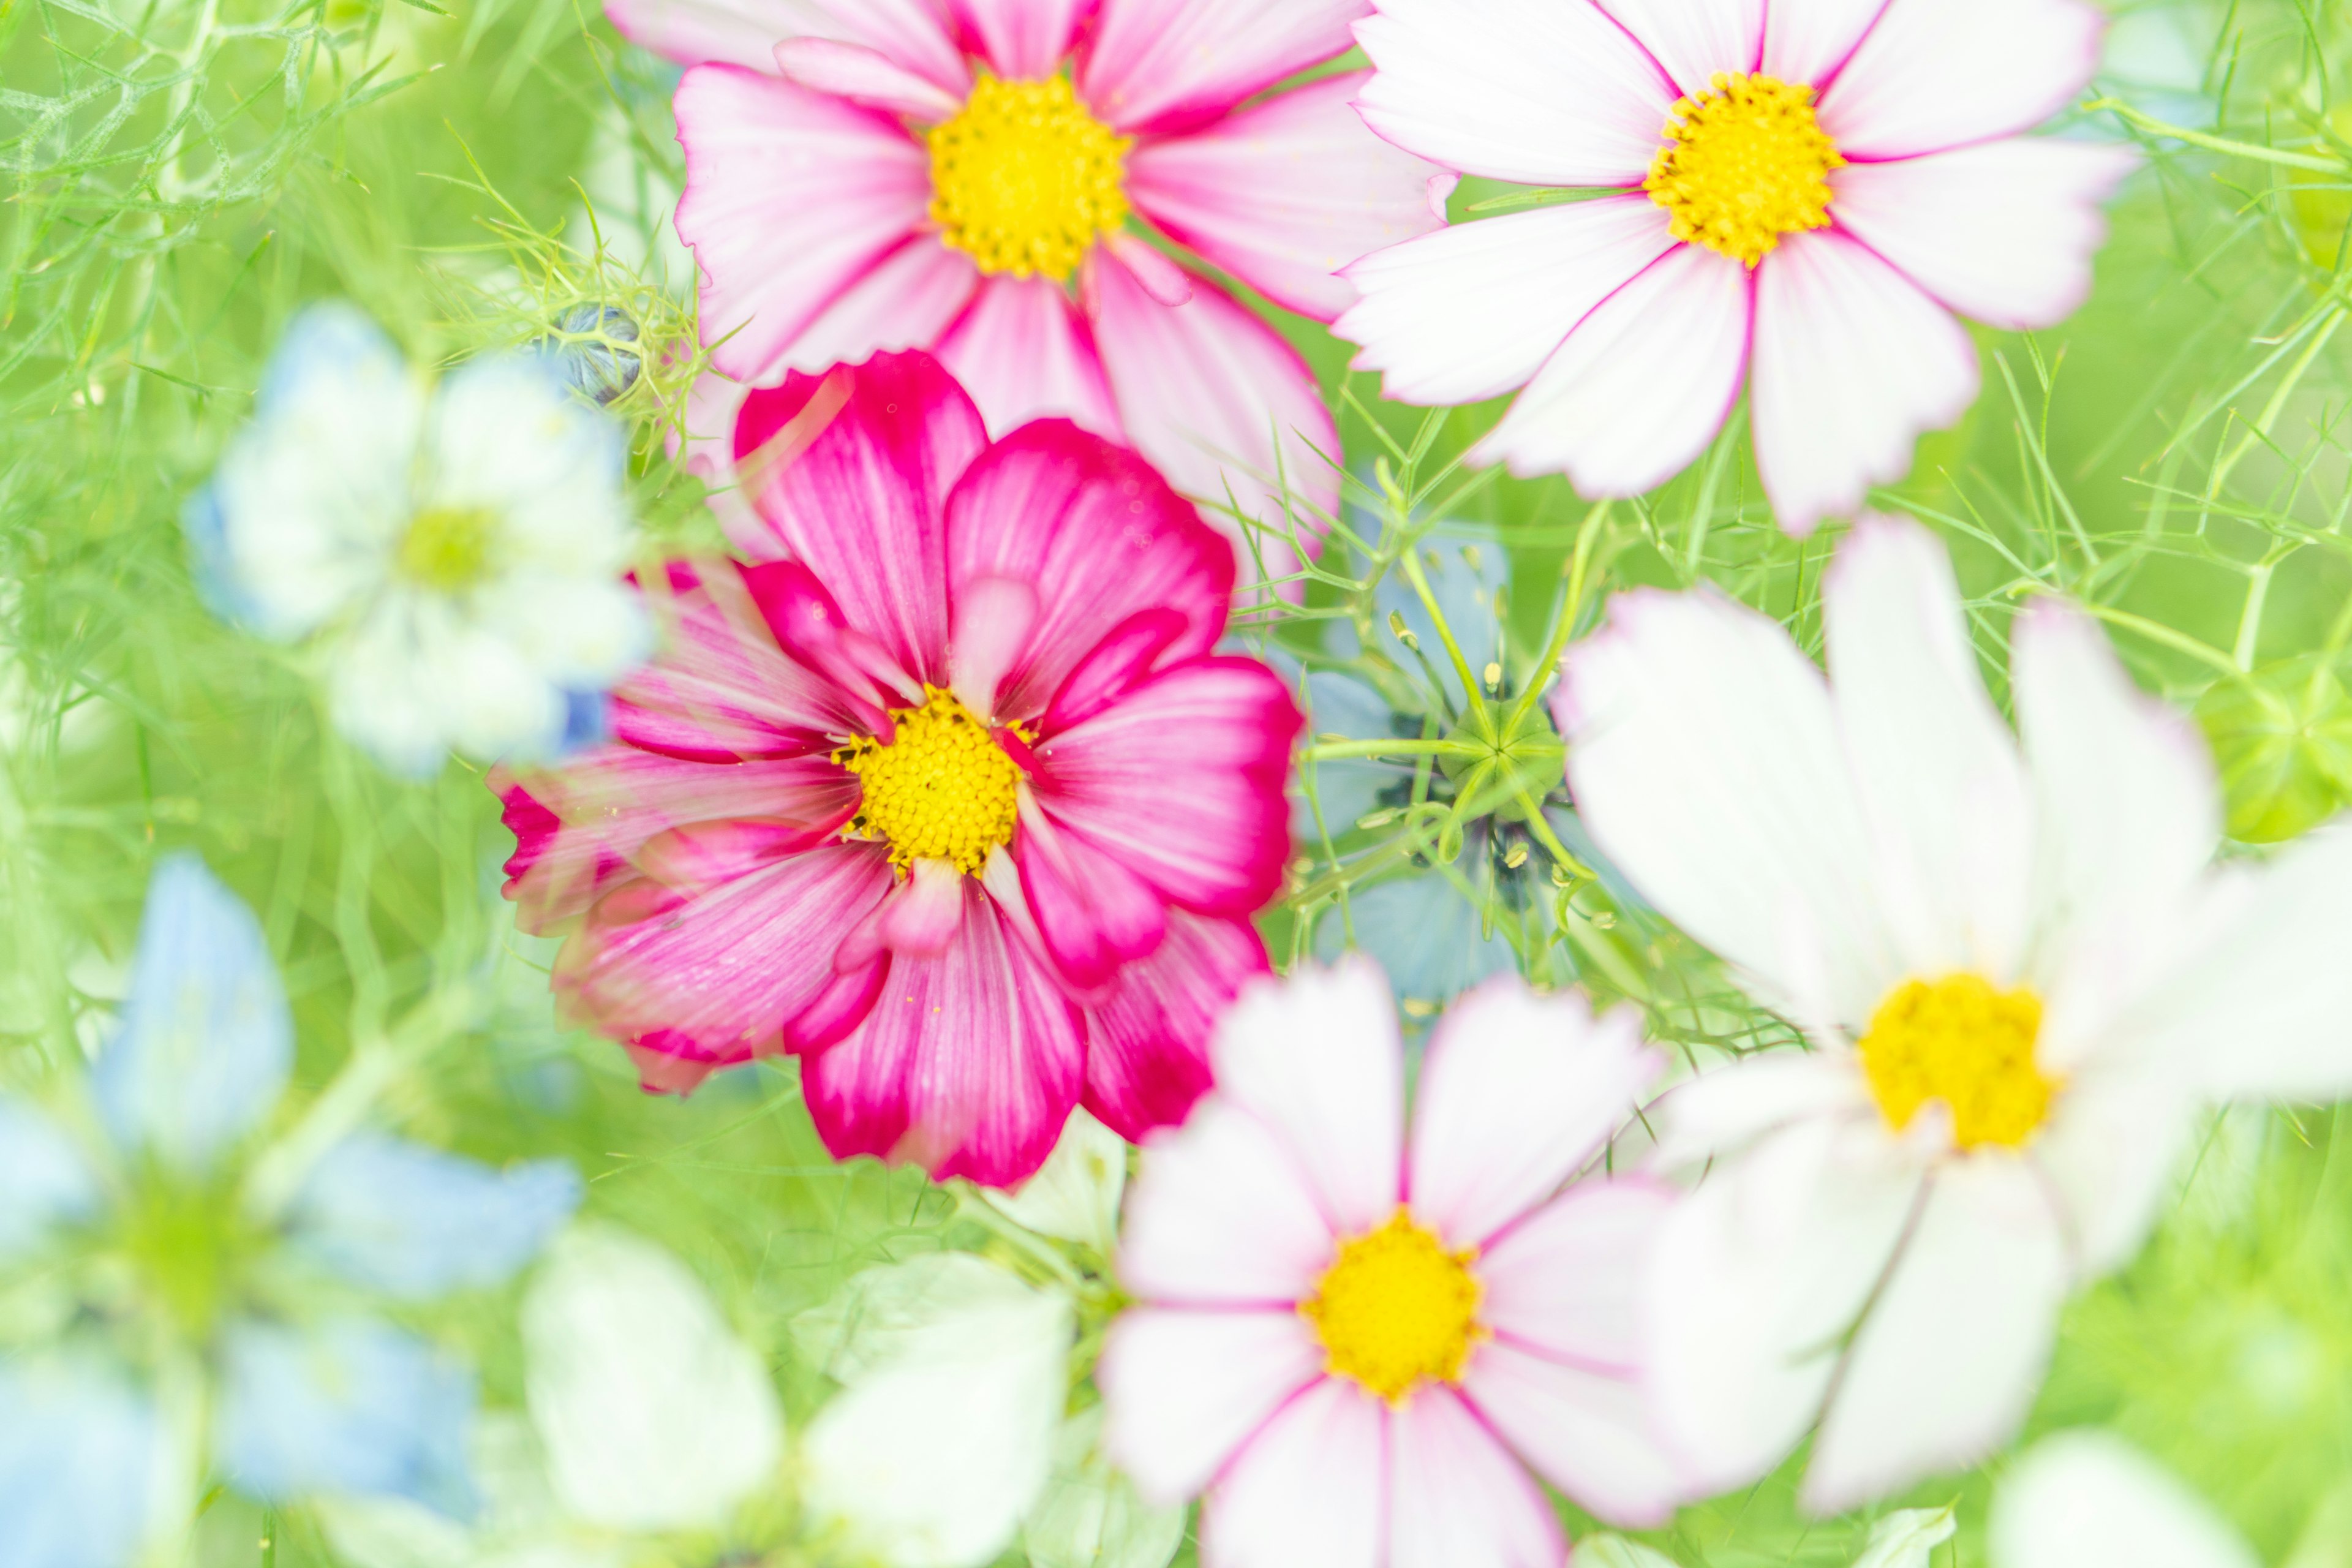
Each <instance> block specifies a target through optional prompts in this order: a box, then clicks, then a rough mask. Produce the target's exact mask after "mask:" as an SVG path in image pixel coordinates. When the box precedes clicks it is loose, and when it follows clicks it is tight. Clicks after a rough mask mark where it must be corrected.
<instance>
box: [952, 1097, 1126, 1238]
mask: <svg viewBox="0 0 2352 1568" xmlns="http://www.w3.org/2000/svg"><path fill="white" fill-rule="evenodd" d="M1126 1188H1127V1140H1126V1139H1124V1138H1121V1137H1120V1136H1119V1135H1118V1133H1116V1132H1113V1131H1111V1130H1110V1129H1109V1128H1108V1127H1105V1126H1104V1125H1103V1124H1102V1123H1101V1122H1099V1121H1096V1120H1095V1119H1094V1118H1093V1117H1091V1116H1089V1115H1087V1113H1086V1112H1085V1111H1083V1110H1073V1111H1072V1112H1070V1120H1069V1122H1068V1124H1067V1125H1066V1126H1065V1127H1064V1128H1063V1129H1062V1139H1061V1142H1058V1143H1056V1144H1055V1145H1054V1152H1052V1153H1051V1154H1048V1155H1047V1156H1045V1163H1044V1164H1043V1165H1040V1166H1039V1167H1038V1168H1037V1173H1036V1174H1035V1175H1034V1176H1032V1177H1030V1178H1029V1179H1028V1180H1027V1181H1026V1182H1024V1183H1023V1184H1021V1187H1020V1190H1019V1191H1017V1192H1011V1193H992V1192H989V1191H987V1190H986V1189H985V1188H982V1189H980V1192H981V1195H982V1197H984V1198H986V1199H987V1200H988V1201H989V1202H991V1203H992V1204H994V1205H996V1206H997V1207H998V1208H1000V1209H1002V1210H1003V1211H1004V1213H1005V1214H1007V1215H1010V1216H1011V1217H1012V1218H1013V1220H1014V1222H1015V1223H1017V1224H1020V1225H1024V1226H1028V1227H1029V1228H1030V1229H1031V1230H1034V1231H1036V1232H1038V1233H1039V1234H1040V1235H1044V1236H1052V1237H1060V1238H1061V1239H1062V1240H1064V1241H1075V1242H1076V1243H1078V1244H1079V1245H1080V1246H1083V1247H1093V1248H1094V1249H1095V1250H1096V1251H1097V1252H1099V1253H1101V1254H1102V1255H1103V1256H1104V1257H1106V1258H1108V1256H1110V1252H1111V1248H1112V1247H1115V1246H1116V1245H1117V1244H1118V1199H1119V1194H1121V1193H1122V1192H1124V1191H1125V1190H1126Z"/></svg>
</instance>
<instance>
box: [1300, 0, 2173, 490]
mask: <svg viewBox="0 0 2352 1568" xmlns="http://www.w3.org/2000/svg"><path fill="white" fill-rule="evenodd" d="M2101 26H2102V20H2101V17H2100V15H2099V13H2098V12H2097V11H2096V10H2095V9H2094V8H2092V7H2091V6H2089V5H2084V4H2081V3H2080V0H1891V3H1880V0H1773V3H1772V4H1771V5H1769V6H1768V5H1766V4H1765V0H1611V3H1610V4H1608V5H1602V4H1601V3H1600V0H1374V4H1373V15H1372V16H1370V17H1368V18H1367V19H1366V20H1364V21H1361V22H1359V23H1358V24H1357V25H1356V36H1357V37H1358V38H1359V40H1360V41H1361V43H1362V44H1363V47H1364V50H1365V52H1366V53H1367V54H1368V55H1370V57H1371V59H1372V63H1373V65H1374V66H1375V67H1377V68H1378V69H1377V70H1376V71H1375V73H1374V75H1373V77H1372V79H1371V80H1370V82H1369V83H1368V84H1367V85H1366V86H1365V88H1364V89H1363V91H1362V92H1361V93H1360V95H1359V96H1358V98H1357V100H1356V102H1357V107H1358V108H1359V109H1360V110H1361V111H1362V113H1363V116H1364V119H1365V121H1367V122H1368V123H1369V124H1370V126H1371V127H1372V129H1373V130H1375V131H1377V132H1380V133H1381V135H1382V136H1385V137H1387V138H1388V139H1389V140H1390V141H1391V142H1395V143H1396V144H1397V145H1399V146H1400V147H1402V148H1404V149H1405V150H1406V151H1408V152H1412V153H1420V154H1421V155H1422V156H1423V157H1425V158H1429V159H1432V160H1433V161H1435V162H1437V163H1442V164H1444V165H1446V166H1447V167H1449V168H1452V169H1455V170H1458V171H1460V172H1461V173H1463V174H1480V175H1485V176H1486V177H1488V178H1491V179H1496V180H1507V181H1511V182H1514V183H1517V184H1528V185H1537V186H1553V187H1559V186H1573V187H1580V188H1584V189H1587V190H1590V191H1591V192H1592V193H1593V195H1594V197H1595V199H1591V200H1582V201H1575V202H1570V203H1567V204H1564V205H1552V206H1544V207H1541V208H1538V209H1537V210H1534V211H1528V212H1519V213H1512V214H1508V215H1506V216H1499V217H1495V218H1490V219H1486V220H1484V221H1480V222H1475V223H1469V224H1464V225H1460V226H1455V227H1452V228H1447V229H1442V230H1439V231H1438V232H1436V233H1433V234H1429V235H1424V236H1422V237H1419V238H1417V239H1412V240H1408V241H1406V242H1405V243H1403V244H1402V245H1398V246H1394V247H1391V248H1389V249H1386V250H1381V251H1378V252H1375V253H1374V254H1372V255H1371V256H1370V257H1367V258H1364V259H1363V260H1361V261H1359V262H1357V263H1355V264H1354V265H1353V266H1350V267H1349V268H1345V269H1344V270H1343V273H1342V276H1344V277H1346V278H1347V279H1349V281H1350V282H1352V283H1354V284H1355V285H1356V287H1357V288H1358V289H1360V290H1361V292H1362V299H1361V300H1360V301H1359V302H1358V303H1357V304H1356V305H1355V306H1353V307H1352V308H1351V309H1350V310H1349V311H1348V312H1347V313H1346V314H1345V315H1343V316H1342V317H1340V318H1339V322H1338V323H1337V325H1336V327H1335V328H1334V330H1335V331H1337V332H1338V333H1339V335H1340V336H1341V337H1344V338H1347V339H1349V340H1350V341H1351V342H1358V343H1360V344H1362V345H1363V353H1360V354H1359V355H1358V356H1357V358H1356V361H1355V366H1356V368H1357V369H1360V370H1378V371H1381V372H1384V373H1385V380H1384V383H1383V386H1384V389H1385V391H1386V392H1387V394H1388V395H1389V396H1391V397H1394V398H1400V399H1402V400H1403V401H1405V402H1408V403H1423V404H1452V403H1469V402H1475V401H1477V400H1480V399H1484V398H1489V397H1496V396H1500V395H1503V394H1505V393H1507V392H1511V391H1514V390H1517V389H1521V388H1524V389H1525V390H1523V391H1520V393H1519V396H1518V399H1517V402H1516V403H1514V404H1513V405H1512V406H1511V409H1510V412H1509V413H1508V414H1507V415H1506V416H1504V418H1503V421H1502V423H1501V424H1499V425H1497V426H1496V427H1495V429H1494V431H1493V432H1492V433H1491V434H1490V435H1489V436H1488V437H1486V440H1484V441H1483V442H1481V443H1480V444H1479V446H1478V447H1475V449H1474V450H1473V452H1472V453H1471V457H1472V459H1473V460H1474V461H1480V462H1506V463H1507V464H1509V465H1510V468H1511V470H1512V471H1513V472H1514V473H1517V474H1522V475H1527V474H1538V473H1556V472H1565V473H1567V475H1568V476H1569V477H1570V479H1572V480H1574V481H1575V483H1576V485H1577V488H1578V489H1581V490H1582V491H1584V492H1585V493H1586V494H1588V495H1593V496H1604V495H1606V496H1622V495H1636V494H1639V493H1641V492H1642V491H1643V490H1646V489H1651V488H1653V487H1654V486H1656V485H1659V484H1663V483H1664V482H1665V481H1666V480H1667V479H1672V478H1673V477H1674V476H1675V474H1676V473H1677V472H1679V471H1680V470H1681V469H1682V468H1684V467H1685V465H1686V464H1688V463H1689V462H1690V461H1691V460H1692V459H1693V458H1696V457H1697V456H1698V455H1699V454H1700V453H1701V452H1702V451H1704V450H1705V449H1706V446H1707V443H1708V442H1709V441H1710V440H1712V439H1713V438H1714V437H1715V434H1716V432H1717V430H1719V429H1720V428H1722V426H1723V423H1724V420H1725V418H1726V416H1727V415H1729V414H1730V412H1731V410H1732V408H1733V406H1734V405H1736V404H1737V403H1738V400H1739V397H1740V395H1741V392H1742V390H1743V388H1744V389H1745V391H1746V394H1747V396H1748V410H1749V416H1750V419H1751V421H1752V424H1753V426H1754V430H1755V444H1756V461H1757V466H1758V468H1759V469H1760V470H1761V472H1762V475H1763V479H1764V488H1765V489H1766V491H1767V493H1768V494H1769V496H1770V498H1771V500H1772V505H1773V509H1774V510H1775V511H1777V512H1778V513H1779V515H1780V521H1781V523H1782V525H1783V526H1784V527H1786V528H1788V529H1789V530H1790V531H1792V532H1796V533H1803V532H1804V531H1808V530H1810V529H1811V527H1812V526H1813V524H1814V523H1815V522H1816V521H1819V520H1820V519H1821V518H1822V517H1823V516H1825V515H1839V516H1843V515H1846V514H1849V513H1851V512H1852V511H1853V510H1854V508H1856V507H1857V506H1859V505H1860V504H1861V502H1862V500H1863V497H1864V490H1865V489H1866V488H1867V487H1868V486H1869V485H1871V484H1873V483H1874V482H1883V481H1887V480H1893V479H1900V478H1901V477H1902V476H1903V474H1904V473H1905V472H1906V470H1907V469H1908V468H1910V466H1911V447H1912V442H1913V440H1914V439H1915V438H1916V437H1917V436H1918V434H1919V433H1920V432H1921V431H1922V430H1927V429H1934V428H1937V427H1940V426H1945V425H1948V424H1950V423H1951V422H1952V421H1953V420H1955V419H1957V418H1958V417H1959V416H1960V414H1961V412H1962V411H1963V410H1965V409H1966V408H1967V407H1968V406H1969V404H1970V403H1972V402H1973V401H1975V399H1976V395H1977V388H1978V368H1977V353H1976V349H1975V346H1974V345H1973V344H1972V343H1971V342H1970V341H1969V334H1968V332H1967V331H1966V330H1965V329H1963V328H1962V327H1961V325H1960V323H1959V322H1958V321H1956V320H1954V313H1955V312H1957V313H1958V314H1959V315H1964V316H1969V317H1973V318H1975V319H1976V320H1978V321H1984V322H1987V323H1988V324H1990V325H1992V326H1997V327H2004V328H2012V329H2015V328H2028V327H2043V326H2049V325H2051V324H2053V323H2054V322H2056V321H2059V320H2061V319H2063V317H2065V316H2066V315H2068V314H2070V313H2071V312H2072V311H2073V310H2074V308H2075V307H2076V306H2077V305H2079V304H2080V303H2081V302H2082V300H2083V299H2084V295H2085V294H2086V293H2087V292H2088V290H2089V288H2090V279H2091V269H2090V258H2091V255H2092V253H2093V251H2095V249H2096V248H2097V247H2098V245H2099V242H2100V240H2101V239H2102V238H2103V237H2105V223H2104V222H2103V220H2102V218H2101V216H2100V214H2099V211H2098V204H2099V203H2100V202H2101V201H2102V200H2104V199H2105V196H2106V195H2108V193H2109V192H2110V191H2112V190H2113V188H2114V187H2115V185H2116V183H2117V182H2118V181H2119V180H2121V179H2122V178H2123V176H2124V174H2126V172H2127V171H2128V170H2129V169H2130V168H2131V166H2132V158H2131V156H2130V154H2129V153H2126V152H2124V151H2123V150H2121V149H2119V148H2116V147H2113V146H2098V145H2092V144H2086V143H2082V142H2060V141H2054V140H2050V139H2045V138H2037V137H2027V136H2023V135H2021V132H2026V131H2030V130H2032V128H2033V127H2034V126H2035V125H2037V124H2039V123H2040V122H2041V121H2043V120H2045V119H2047V118H2048V117H2049V116H2051V115H2052V114H2053V113H2055V112H2057V111H2058V110H2061V109H2063V108H2064V107H2065V106H2066V104H2067V102H2068V101H2069V100H2071V99H2072V98H2073V97H2074V94H2075V93H2076V92H2077V91H2078V90H2080V89H2081V88H2082V87H2083V86H2084V83H2086V82H2087V81H2089V79H2090V78H2091V74H2092V71H2093V69H2094V68H2095V66H2096V63H2097V59H2098V46H2099V33H2100V28H2101Z"/></svg>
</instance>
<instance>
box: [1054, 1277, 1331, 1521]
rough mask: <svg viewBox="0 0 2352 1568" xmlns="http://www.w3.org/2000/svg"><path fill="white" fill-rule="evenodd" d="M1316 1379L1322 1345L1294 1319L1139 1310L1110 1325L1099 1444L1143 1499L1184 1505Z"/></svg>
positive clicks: (1101, 1372) (1273, 1314) (1275, 1314)
mask: <svg viewBox="0 0 2352 1568" xmlns="http://www.w3.org/2000/svg"><path fill="white" fill-rule="evenodd" d="M1322 1375H1323V1349H1322V1346H1321V1345H1320V1344H1319V1343H1318V1342H1317V1340H1316V1338H1315V1335H1314V1332H1313V1331H1312V1330H1311V1329H1309V1328H1308V1326H1307V1321H1306V1319H1304V1318H1302V1317H1300V1316H1299V1315H1298V1314H1297V1312H1295V1311H1211V1312H1184V1311H1163V1310H1159V1309H1157V1308H1150V1307H1139V1308H1136V1309H1134V1310H1130V1311H1128V1312H1125V1313H1123V1314H1121V1315H1120V1317H1119V1319H1118V1321H1117V1322H1116V1323H1114V1324H1112V1325H1111V1330H1110V1335H1109V1338H1108V1340H1107V1341H1106V1342H1105V1343H1104V1346H1103V1355H1102V1363H1101V1365H1100V1367H1099V1369H1098V1370H1097V1373H1096V1378H1097V1382H1098V1383H1099V1384H1100V1385H1101V1388H1102V1391H1103V1406H1104V1410H1105V1415H1106V1421H1107V1425H1106V1427H1105V1430H1104V1437H1103V1441H1104V1445H1105V1447H1107V1448H1108V1451H1109V1453H1110V1456H1111V1458H1113V1459H1114V1460H1116V1461H1117V1462H1118V1466H1119V1468H1121V1469H1123V1470H1125V1471H1127V1473H1128V1474H1129V1475H1130V1476H1133V1477H1134V1478H1135V1484H1136V1485H1137V1487H1139V1489H1141V1490H1142V1492H1143V1495H1144V1496H1145V1497H1146V1498H1148V1499H1150V1500H1152V1501H1153V1502H1157V1503H1162V1504H1173V1503H1180V1502H1182V1501H1183V1500H1185V1499H1187V1498H1189V1497H1191V1496H1192V1495H1193V1494H1194V1493H1196V1492H1198V1491H1200V1490H1201V1489H1202V1488H1203V1487H1205V1486H1207V1485H1208V1484H1209V1480H1210V1478H1211V1477H1213V1476H1214V1475H1215V1474H1216V1473H1217V1471H1218V1470H1219V1469H1220V1468H1223V1465H1224V1463H1225V1461H1226V1460H1227V1459H1229V1458H1232V1457H1233V1455H1234V1451H1235V1450H1236V1449H1238V1448H1240V1447H1242V1446H1243V1445H1244V1444H1246V1443H1247V1442H1248V1441H1249V1440H1250V1438H1251V1436H1252V1435H1253V1434H1255V1432H1257V1431H1258V1429H1259V1428H1260V1427H1262V1426H1265V1421H1266V1418H1267V1417H1268V1416H1270V1415H1273V1414H1274V1413H1275V1411H1276V1410H1277V1409H1278V1408H1280V1407H1281V1405H1282V1403H1283V1401H1285V1400H1286V1399H1288V1398H1289V1397H1290V1396H1291V1395H1292V1394H1297V1392H1298V1391H1299V1390H1300V1389H1302V1388H1304V1387H1306V1386H1307V1384H1310V1383H1312V1382H1314V1381H1316V1380H1317V1379H1318V1378H1320V1377H1321V1376H1322Z"/></svg>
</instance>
